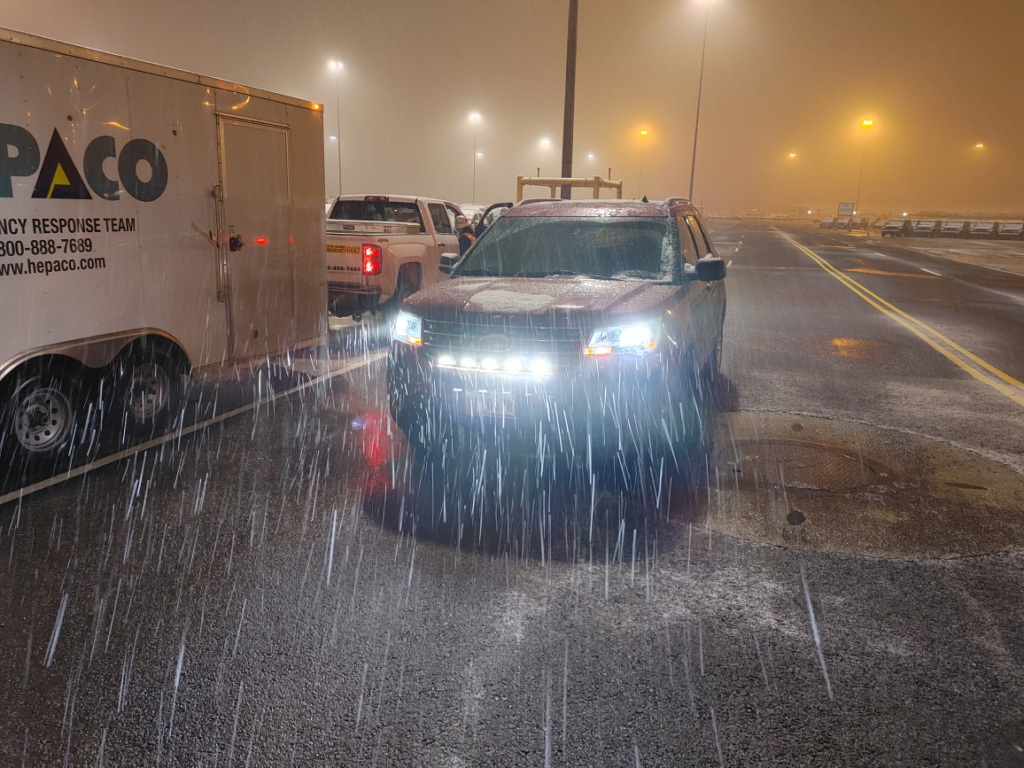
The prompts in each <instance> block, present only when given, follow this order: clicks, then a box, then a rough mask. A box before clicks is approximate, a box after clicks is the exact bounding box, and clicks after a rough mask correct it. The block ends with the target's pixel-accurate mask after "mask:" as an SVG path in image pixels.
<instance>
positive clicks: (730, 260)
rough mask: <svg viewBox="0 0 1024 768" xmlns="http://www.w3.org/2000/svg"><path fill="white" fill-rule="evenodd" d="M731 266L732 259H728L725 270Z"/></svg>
mask: <svg viewBox="0 0 1024 768" xmlns="http://www.w3.org/2000/svg"><path fill="white" fill-rule="evenodd" d="M731 266H732V259H729V263H728V264H726V265H725V268H726V269H728V268H729V267H731Z"/></svg>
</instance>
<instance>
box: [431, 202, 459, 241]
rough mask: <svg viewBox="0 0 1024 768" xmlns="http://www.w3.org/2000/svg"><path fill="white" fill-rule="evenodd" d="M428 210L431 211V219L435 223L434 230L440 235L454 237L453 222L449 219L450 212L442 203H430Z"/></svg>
mask: <svg viewBox="0 0 1024 768" xmlns="http://www.w3.org/2000/svg"><path fill="white" fill-rule="evenodd" d="M427 209H428V210H429V211H430V218H431V220H432V221H433V222H434V230H435V231H436V232H437V233H438V234H439V235H453V234H455V230H454V229H453V228H452V222H451V220H450V219H449V218H448V211H446V210H445V207H444V206H443V205H441V204H440V203H428V204H427Z"/></svg>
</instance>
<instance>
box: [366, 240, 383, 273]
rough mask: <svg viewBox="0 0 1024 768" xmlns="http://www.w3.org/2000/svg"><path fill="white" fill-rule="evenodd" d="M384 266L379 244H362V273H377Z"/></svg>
mask: <svg viewBox="0 0 1024 768" xmlns="http://www.w3.org/2000/svg"><path fill="white" fill-rule="evenodd" d="M383 268H384V262H383V260H382V259H381V252H380V246H379V245H364V246H363V274H364V275H379V274H380V272H381V270H382V269H383Z"/></svg>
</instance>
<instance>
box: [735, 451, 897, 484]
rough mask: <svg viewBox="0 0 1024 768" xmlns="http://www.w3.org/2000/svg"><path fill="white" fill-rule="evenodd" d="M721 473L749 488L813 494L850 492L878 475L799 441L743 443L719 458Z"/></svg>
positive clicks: (846, 455) (856, 460)
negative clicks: (770, 487)
mask: <svg viewBox="0 0 1024 768" xmlns="http://www.w3.org/2000/svg"><path fill="white" fill-rule="evenodd" d="M718 467H719V473H720V474H724V475H725V476H728V475H729V474H732V475H735V476H736V479H737V480H738V481H740V482H742V483H743V484H744V485H746V484H751V483H752V484H757V485H762V484H765V485H785V486H786V487H788V488H803V489H806V490H812V491H850V490H853V489H855V488H863V487H865V486H868V485H872V484H874V483H875V482H877V480H878V473H877V472H876V471H875V470H874V469H873V468H872V467H871V466H870V465H869V464H867V463H866V462H865V461H864V460H863V459H862V458H861V457H859V456H857V455H855V454H851V453H850V452H848V451H844V450H841V449H838V448H832V447H831V446H828V445H818V444H816V443H806V442H799V441H796V440H740V441H737V442H736V443H734V444H728V445H726V447H725V448H723V450H722V452H721V453H720V454H719V461H718Z"/></svg>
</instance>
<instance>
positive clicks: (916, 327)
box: [777, 230, 1024, 406]
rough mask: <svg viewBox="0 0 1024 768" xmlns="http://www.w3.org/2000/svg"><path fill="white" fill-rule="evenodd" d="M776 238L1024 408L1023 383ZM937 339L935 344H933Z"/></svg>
mask: <svg viewBox="0 0 1024 768" xmlns="http://www.w3.org/2000/svg"><path fill="white" fill-rule="evenodd" d="M777 231H778V230H777ZM779 234H781V235H782V236H783V237H784V238H786V240H788V241H789V242H790V243H792V244H793V245H794V246H796V247H797V248H798V249H800V250H801V251H803V253H805V254H806V255H807V256H809V257H810V258H811V259H813V260H814V261H815V263H817V265H818V266H819V267H821V268H822V269H823V270H825V271H826V272H827V273H829V274H830V275H832V277H834V278H835V279H836V280H838V281H839V282H840V283H842V284H843V285H845V286H846V287H847V288H849V289H850V290H851V291H853V292H854V293H855V294H857V295H858V296H860V297H861V298H862V299H864V301H866V302H867V303H868V304H870V305H871V306H873V307H874V308H875V309H877V310H878V311H879V312H881V313H882V314H883V315H886V316H887V317H889V318H891V319H892V320H895V321H896V322H897V323H899V324H900V325H902V326H903V327H904V328H906V329H907V330H908V331H910V332H911V333H913V334H914V335H915V336H917V337H918V338H920V339H921V340H922V341H924V342H925V343H926V344H928V346H930V347H932V348H933V349H934V350H936V351H937V352H939V353H940V354H942V355H943V356H944V357H946V358H947V359H949V360H950V361H951V362H953V363H954V364H956V365H957V366H958V367H959V368H961V369H963V370H964V371H966V372H967V373H969V374H970V375H971V376H973V377H974V378H975V379H977V380H978V381H980V382H982V383H983V384H986V385H988V386H990V387H992V389H994V390H996V391H997V392H999V393H1000V394H1002V395H1005V396H1006V397H1008V398H1010V399H1011V400H1013V402H1015V403H1017V405H1022V406H1024V383H1022V382H1020V381H1017V379H1015V378H1013V377H1012V376H1010V375H1008V374H1006V373H1003V372H1002V371H1000V370H999V369H998V368H996V367H995V366H993V365H990V364H989V363H987V362H985V361H984V360H982V359H981V358H980V357H978V356H977V355H975V354H973V353H972V352H968V351H967V350H966V349H964V348H963V347H961V346H960V345H959V344H957V343H956V342H955V341H952V340H950V339H948V338H947V337H946V336H944V335H943V334H941V333H939V332H938V331H936V330H935V329H934V328H932V327H931V326H929V325H927V324H925V323H922V322H921V321H920V320H918V319H917V318H915V317H913V316H911V315H908V314H907V313H906V312H904V311H903V310H902V309H900V308H899V307H896V306H894V305H892V304H890V303H889V302H888V301H886V300H885V299H883V298H882V297H881V296H878V295H877V294H875V293H872V292H871V291H869V290H868V289H867V288H865V287H864V286H863V285H861V284H860V283H858V282H857V281H856V280H854V279H853V278H852V277H850V276H849V275H846V274H844V273H843V272H840V271H839V270H838V269H836V268H835V267H833V266H832V265H831V264H830V263H829V262H827V261H826V260H825V259H823V258H822V257H821V256H819V255H818V254H816V253H815V252H814V251H812V250H811V249H810V248H807V247H805V246H803V245H801V244H800V243H798V242H797V241H796V240H794V239H793V238H792V237H790V236H789V235H787V234H786V233H785V232H781V231H780V232H779ZM933 337H934V338H933ZM936 339H937V340H938V341H936ZM939 341H941V342H942V343H943V344H946V345H947V346H948V347H949V349H946V347H943V346H942V345H941V344H939ZM951 350H953V351H951ZM954 351H955V352H959V353H960V354H961V355H963V356H964V357H966V358H967V359H968V360H970V361H971V362H973V363H975V364H976V365H978V366H980V367H981V368H983V369H985V370H986V371H988V372H989V373H991V374H993V375H994V376H996V377H998V379H1001V380H1002V381H999V380H997V379H995V378H992V377H991V376H987V375H986V374H984V373H983V372H981V371H979V370H978V369H977V368H974V367H972V366H970V365H968V364H967V362H966V361H964V360H963V359H961V358H960V357H958V356H957V355H956V354H954V353H953V352H954ZM1004 382H1005V383H1004ZM1007 384H1008V385H1010V386H1007ZM1014 388H1016V389H1014Z"/></svg>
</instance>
